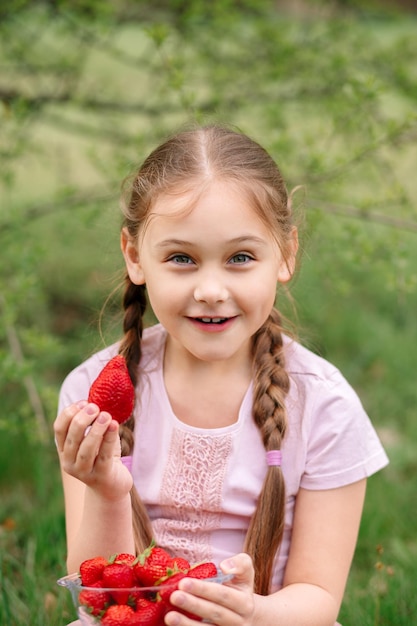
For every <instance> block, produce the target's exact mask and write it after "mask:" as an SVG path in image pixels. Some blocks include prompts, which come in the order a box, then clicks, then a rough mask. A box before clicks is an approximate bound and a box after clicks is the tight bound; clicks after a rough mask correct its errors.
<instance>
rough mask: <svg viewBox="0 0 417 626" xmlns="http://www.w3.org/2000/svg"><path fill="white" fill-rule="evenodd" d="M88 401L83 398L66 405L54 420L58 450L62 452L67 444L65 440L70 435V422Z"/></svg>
mask: <svg viewBox="0 0 417 626" xmlns="http://www.w3.org/2000/svg"><path fill="white" fill-rule="evenodd" d="M86 404H87V402H86V401H85V400H81V401H80V402H76V403H74V404H71V405H70V406H67V407H65V409H63V410H62V411H61V413H59V415H58V416H57V418H56V419H55V422H54V434H55V444H56V447H57V449H58V452H62V450H63V448H64V444H65V440H66V438H67V435H68V429H69V427H70V424H71V422H72V420H73V418H74V416H75V415H76V414H77V413H78V412H79V411H80V410H81V409H83V408H84V407H85V405H86Z"/></svg>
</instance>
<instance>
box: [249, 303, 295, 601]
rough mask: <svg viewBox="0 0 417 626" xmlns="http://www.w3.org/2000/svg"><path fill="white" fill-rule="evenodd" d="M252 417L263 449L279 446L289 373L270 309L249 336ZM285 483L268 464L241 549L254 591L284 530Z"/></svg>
mask: <svg viewBox="0 0 417 626" xmlns="http://www.w3.org/2000/svg"><path fill="white" fill-rule="evenodd" d="M253 357H254V364H255V375H254V399H253V414H254V420H255V423H256V425H257V426H258V428H259V429H260V432H261V436H262V441H263V444H264V446H265V449H266V450H267V451H268V450H280V449H281V444H282V440H283V438H284V436H285V432H286V428H287V415H286V410H285V405H284V402H285V396H286V394H287V393H288V390H289V385H290V383H289V377H288V374H287V372H286V370H285V368H284V357H283V342H282V331H281V319H280V316H279V314H278V311H276V310H275V309H273V310H272V312H271V314H270V316H269V317H268V319H267V320H266V322H265V324H263V326H262V327H261V328H260V329H259V330H258V331H257V333H256V334H255V336H254V340H253ZM284 514H285V485H284V479H283V475H282V471H281V468H280V467H276V466H272V467H268V471H267V474H266V477H265V481H264V484H263V487H262V491H261V493H260V496H259V500H258V504H257V507H256V510H255V513H254V515H253V517H252V520H251V523H250V526H249V529H248V533H247V535H246V542H245V550H246V552H248V554H250V556H251V557H252V559H253V562H254V566H255V592H256V593H260V594H262V595H268V593H269V591H270V584H271V575H272V568H273V564H274V558H275V554H276V552H277V549H278V547H279V545H280V543H281V540H282V535H283V531H284Z"/></svg>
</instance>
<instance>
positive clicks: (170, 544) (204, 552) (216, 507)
mask: <svg viewBox="0 0 417 626" xmlns="http://www.w3.org/2000/svg"><path fill="white" fill-rule="evenodd" d="M231 449H232V436H231V434H222V436H221V437H218V436H217V437H215V436H210V435H208V434H204V435H201V434H195V433H190V432H184V431H182V430H180V429H175V430H174V431H173V436H172V440H171V445H170V449H169V452H168V458H167V464H166V468H165V472H164V476H163V480H162V485H161V491H160V513H161V517H158V518H157V519H155V520H154V521H153V528H154V532H155V535H156V538H157V541H158V543H159V545H161V546H164V547H165V548H167V549H168V550H169V551H170V552H171V553H172V554H175V555H182V556H184V557H185V558H187V559H188V560H189V561H190V562H191V563H196V562H199V561H203V560H211V558H212V556H211V547H210V534H211V533H212V532H213V531H214V530H216V529H218V528H220V523H221V517H222V508H221V505H222V495H223V483H224V477H225V473H226V468H227V462H228V459H229V455H230V452H231Z"/></svg>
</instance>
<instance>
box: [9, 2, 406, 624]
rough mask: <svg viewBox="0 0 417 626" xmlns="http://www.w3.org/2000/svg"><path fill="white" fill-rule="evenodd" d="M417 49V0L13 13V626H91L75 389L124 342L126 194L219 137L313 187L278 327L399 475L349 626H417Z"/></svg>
mask: <svg viewBox="0 0 417 626" xmlns="http://www.w3.org/2000/svg"><path fill="white" fill-rule="evenodd" d="M416 34H417V7H416V2H412V1H411V0H409V1H406V0H404V1H402V2H394V1H392V2H389V1H388V0H387V1H386V2H382V1H381V2H368V1H364V2H360V1H359V0H358V1H354V0H351V1H348V0H346V1H342V0H340V1H336V0H334V1H328V2H325V1H320V0H311V1H310V2H308V1H303V0H294V1H293V2H292V1H291V0H286V1H284V0H275V1H272V0H240V1H239V0H212V1H208V2H204V1H203V0H172V1H171V2H169V1H168V0H152V1H150V2H143V1H141V0H136V1H135V0H113V1H112V0H102V1H101V0H90V1H88V0H50V1H46V0H45V1H41V0H39V1H36V0H2V2H1V6H0V158H1V166H0V254H1V256H0V397H1V413H0V623H1V624H2V625H5V626H9V625H13V626H20V625H23V624H24V625H27V624H30V625H33V626H37V625H39V626H41V625H42V626H46V625H53V626H57V625H58V626H59V625H61V624H65V623H66V621H69V620H70V619H71V618H72V619H73V618H74V615H73V610H72V606H71V604H70V599H69V598H67V597H66V594H67V592H66V591H64V590H61V589H59V588H58V587H57V586H56V582H55V581H56V579H57V578H59V577H60V576H61V575H62V574H63V573H64V571H65V530H64V515H63V502H62V494H61V486H60V476H59V468H58V463H57V460H56V453H55V449H54V444H53V436H52V423H53V420H54V418H55V415H56V405H57V395H58V391H59V387H60V384H61V382H62V380H63V378H64V377H65V376H66V374H67V373H68V372H69V371H70V370H71V369H72V368H73V367H75V366H76V365H77V364H78V363H79V362H81V361H82V360H83V359H85V358H86V357H88V356H89V355H90V354H91V353H92V352H93V351H95V350H96V349H99V348H101V347H103V346H104V345H106V344H108V343H110V342H112V341H114V340H115V339H117V338H118V337H119V335H120V321H121V318H120V290H119V288H118V285H119V284H120V280H121V276H122V273H123V265H122V257H121V254H120V252H119V243H118V241H119V228H120V220H121V218H120V213H119V197H120V188H121V182H122V180H123V179H124V178H125V177H126V176H127V175H129V174H130V173H131V172H132V171H133V169H134V168H135V167H136V166H137V165H138V164H139V163H140V162H141V161H142V160H143V158H144V157H145V156H146V155H147V153H148V152H149V151H150V150H151V149H152V148H153V147H154V146H156V144H157V143H158V142H159V141H160V140H161V139H163V138H165V137H166V135H167V134H170V133H172V132H173V131H175V130H177V129H178V128H180V127H182V126H183V125H187V124H190V123H193V122H202V123H208V122H213V121H219V122H226V123H229V124H232V125H235V126H237V127H238V128H240V129H241V130H243V131H244V132H246V133H248V134H249V135H251V136H252V137H253V138H255V139H256V140H258V141H259V142H260V143H261V144H263V145H264V146H265V147H266V148H267V149H268V150H269V151H270V152H271V154H272V155H273V156H274V158H275V159H276V161H277V163H278V164H279V166H280V168H281V170H282V172H283V174H284V177H285V178H286V180H287V182H288V187H289V188H290V189H291V188H294V187H298V186H300V188H299V190H298V191H297V192H296V194H295V196H294V202H295V208H296V211H297V216H298V219H299V221H300V228H301V233H302V258H301V264H300V269H299V272H298V274H297V277H296V279H295V280H294V281H293V284H292V287H291V299H289V300H287V299H285V298H284V294H282V297H281V296H280V295H279V300H278V301H279V306H280V307H281V308H283V309H284V311H285V313H286V314H287V315H288V317H289V318H290V319H291V320H292V321H293V322H294V324H295V326H296V329H297V331H298V334H299V336H300V338H301V339H302V340H303V342H304V343H305V344H306V345H307V346H309V347H310V348H311V349H313V350H314V351H316V352H317V353H319V354H321V355H323V356H324V357H325V358H327V359H329V360H330V361H332V362H333V363H335V364H336V365H337V366H338V367H340V369H341V370H342V371H343V373H344V374H345V376H346V377H347V378H348V380H349V381H350V382H351V384H352V385H353V386H354V387H355V388H356V390H357V391H358V393H359V395H360V396H361V398H362V401H363V403H364V405H365V408H366V409H367V411H368V413H369V414H370V416H371V418H372V420H373V422H374V424H375V426H376V427H377V429H378V432H379V434H380V436H381V439H382V440H383V442H384V444H385V446H386V448H387V451H388V454H389V456H390V459H391V464H390V466H389V467H388V468H387V469H386V470H384V471H383V472H381V473H380V474H378V475H376V476H375V477H372V478H371V479H370V481H369V488H368V497H367V502H366V508H365V513H364V518H363V523H362V527H361V532H360V537H359V543H358V548H357V551H356V556H355V561H354V565H353V568H352V573H351V576H350V580H349V584H348V588H347V591H346V597H345V601H344V604H343V607H342V612H341V615H340V621H341V622H342V623H343V624H344V626H349V625H352V626H353V625H355V626H357V625H361V626H380V625H390V626H391V625H395V626H402V625H404V626H406V625H407V626H409V625H410V624H412V623H417V599H416V592H415V581H416V580H417V565H416V560H417V538H416V532H415V515H416V512H417V408H416V404H417V385H416V371H417V350H416V348H417V341H416V339H417V323H416V312H417V306H416V305H417V265H416V260H417V247H416V241H417V207H416V200H415V199H416V197H417V106H416V105H417V46H416V40H417V37H416ZM150 322H151V320H150ZM68 595H69V594H68Z"/></svg>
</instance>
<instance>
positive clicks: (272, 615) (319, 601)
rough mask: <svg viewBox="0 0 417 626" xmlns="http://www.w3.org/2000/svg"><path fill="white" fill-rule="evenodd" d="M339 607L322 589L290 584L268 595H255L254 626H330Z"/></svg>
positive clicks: (332, 625)
mask: <svg viewBox="0 0 417 626" xmlns="http://www.w3.org/2000/svg"><path fill="white" fill-rule="evenodd" d="M338 612H339V604H338V603H337V602H336V600H335V598H334V597H333V596H332V595H331V594H330V593H329V592H327V591H326V590H325V589H322V588H321V587H318V586H316V585H311V584H304V583H294V584H291V585H288V586H287V587H284V588H283V589H281V590H280V591H278V592H276V593H273V594H271V595H269V596H255V615H254V620H253V623H254V624H262V626H334V623H335V622H336V619H337V615H338Z"/></svg>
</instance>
